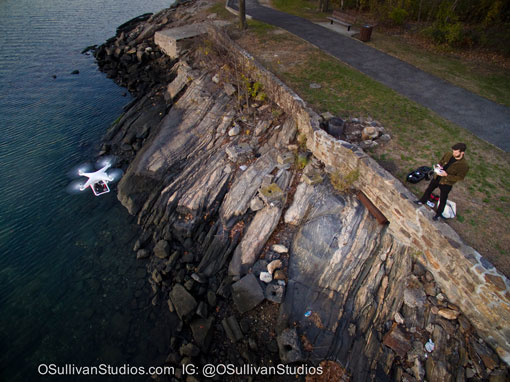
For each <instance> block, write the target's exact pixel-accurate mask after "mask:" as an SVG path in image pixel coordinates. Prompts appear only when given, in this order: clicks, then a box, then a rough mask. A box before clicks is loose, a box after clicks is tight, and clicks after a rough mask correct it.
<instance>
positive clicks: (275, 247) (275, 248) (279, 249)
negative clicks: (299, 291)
mask: <svg viewBox="0 0 510 382" xmlns="http://www.w3.org/2000/svg"><path fill="white" fill-rule="evenodd" d="M271 251H275V252H276V253H280V254H282V253H287V252H289V249H288V248H287V247H286V246H284V245H282V244H273V245H272V246H271ZM280 267H281V264H280ZM278 268H279V267H278ZM271 273H272V272H271Z"/></svg>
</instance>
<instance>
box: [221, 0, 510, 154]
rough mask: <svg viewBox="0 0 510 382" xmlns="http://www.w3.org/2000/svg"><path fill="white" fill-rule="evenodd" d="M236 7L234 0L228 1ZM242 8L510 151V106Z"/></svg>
mask: <svg viewBox="0 0 510 382" xmlns="http://www.w3.org/2000/svg"><path fill="white" fill-rule="evenodd" d="M229 6H230V7H232V8H234V9H237V0H229ZM246 9H247V11H246V13H247V14H248V15H250V16H252V17H253V18H254V19H256V20H260V21H263V22H265V23H267V24H271V25H274V26H277V27H280V28H282V29H285V30H287V31H289V32H290V33H292V34H294V35H296V36H299V37H300V38H302V39H304V40H306V41H308V42H310V43H312V44H313V45H315V46H317V47H318V48H320V49H322V50H323V51H325V52H327V53H329V54H331V55H332V56H334V57H336V58H338V59H339V60H341V61H343V62H345V63H346V64H348V65H350V66H352V67H354V68H356V69H357V70H359V71H360V72H362V73H364V74H366V75H368V76H369V77H371V78H373V79H374V80H376V81H378V82H381V83H382V84H384V85H386V86H388V87H390V88H391V89H393V90H395V91H397V92H398V93H400V94H402V95H404V96H406V97H407V98H409V99H411V100H413V101H415V102H417V103H419V104H421V105H423V106H426V107H428V108H429V109H431V110H433V111H434V112H436V113H437V114H439V115H440V116H442V117H443V118H445V119H448V120H450V121H452V122H454V123H455V124H457V125H459V126H461V127H463V128H465V129H467V130H469V131H471V132H472V133H473V134H475V135H476V136H478V137H480V138H481V139H484V140H485V141H487V142H489V143H492V144H493V145H495V146H497V147H499V148H501V149H502V150H504V151H506V152H510V108H509V107H506V106H503V105H499V104H497V103H495V102H492V101H489V100H488V99H486V98H483V97H480V96H478V95H475V94H473V93H471V92H469V91H467V90H465V89H462V88H460V87H457V86H454V85H452V84H450V83H448V82H446V81H444V80H442V79H439V78H437V77H435V76H433V75H431V74H428V73H425V72H424V71H422V70H420V69H417V68H416V67H414V66H412V65H409V64H407V63H405V62H403V61H400V60H399V59H397V58H395V57H392V56H389V55H387V54H385V53H383V52H381V51H379V50H377V49H374V48H372V47H370V46H368V45H365V44H364V43H362V42H361V41H359V40H356V39H353V38H349V37H346V36H343V35H340V34H338V33H335V32H333V31H331V30H329V29H326V28H324V27H322V26H320V25H317V24H314V23H312V22H311V21H309V20H306V19H303V18H301V17H297V16H293V15H289V14H287V13H283V12H280V11H277V10H274V9H271V8H268V7H263V6H261V5H259V3H258V2H257V1H256V0H246Z"/></svg>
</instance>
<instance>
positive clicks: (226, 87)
mask: <svg viewBox="0 0 510 382" xmlns="http://www.w3.org/2000/svg"><path fill="white" fill-rule="evenodd" d="M223 90H225V93H227V95H228V96H229V97H230V96H232V95H234V93H235V92H236V88H235V87H234V85H232V84H230V83H228V82H227V83H226V84H225V85H223Z"/></svg>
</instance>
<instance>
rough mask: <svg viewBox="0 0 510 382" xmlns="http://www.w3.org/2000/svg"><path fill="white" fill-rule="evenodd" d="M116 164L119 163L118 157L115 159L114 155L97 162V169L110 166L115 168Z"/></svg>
mask: <svg viewBox="0 0 510 382" xmlns="http://www.w3.org/2000/svg"><path fill="white" fill-rule="evenodd" d="M115 163H117V157H115V156H113V155H107V156H104V157H101V158H99V159H98V160H97V162H96V168H97V169H98V170H99V169H102V168H103V167H104V166H106V165H108V164H109V165H110V167H113V166H114V165H115Z"/></svg>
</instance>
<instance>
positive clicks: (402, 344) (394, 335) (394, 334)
mask: <svg viewBox="0 0 510 382" xmlns="http://www.w3.org/2000/svg"><path fill="white" fill-rule="evenodd" d="M383 344H384V345H386V346H388V347H389V348H390V349H392V350H393V351H394V352H395V353H397V354H398V355H399V356H400V357H401V358H404V357H405V355H406V353H407V352H408V351H409V350H411V348H412V345H411V340H410V339H409V338H408V336H407V335H406V334H405V333H404V332H403V331H402V330H401V329H400V327H399V326H397V325H395V326H393V327H392V328H391V329H390V331H389V332H388V333H386V335H385V336H384V338H383Z"/></svg>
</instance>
